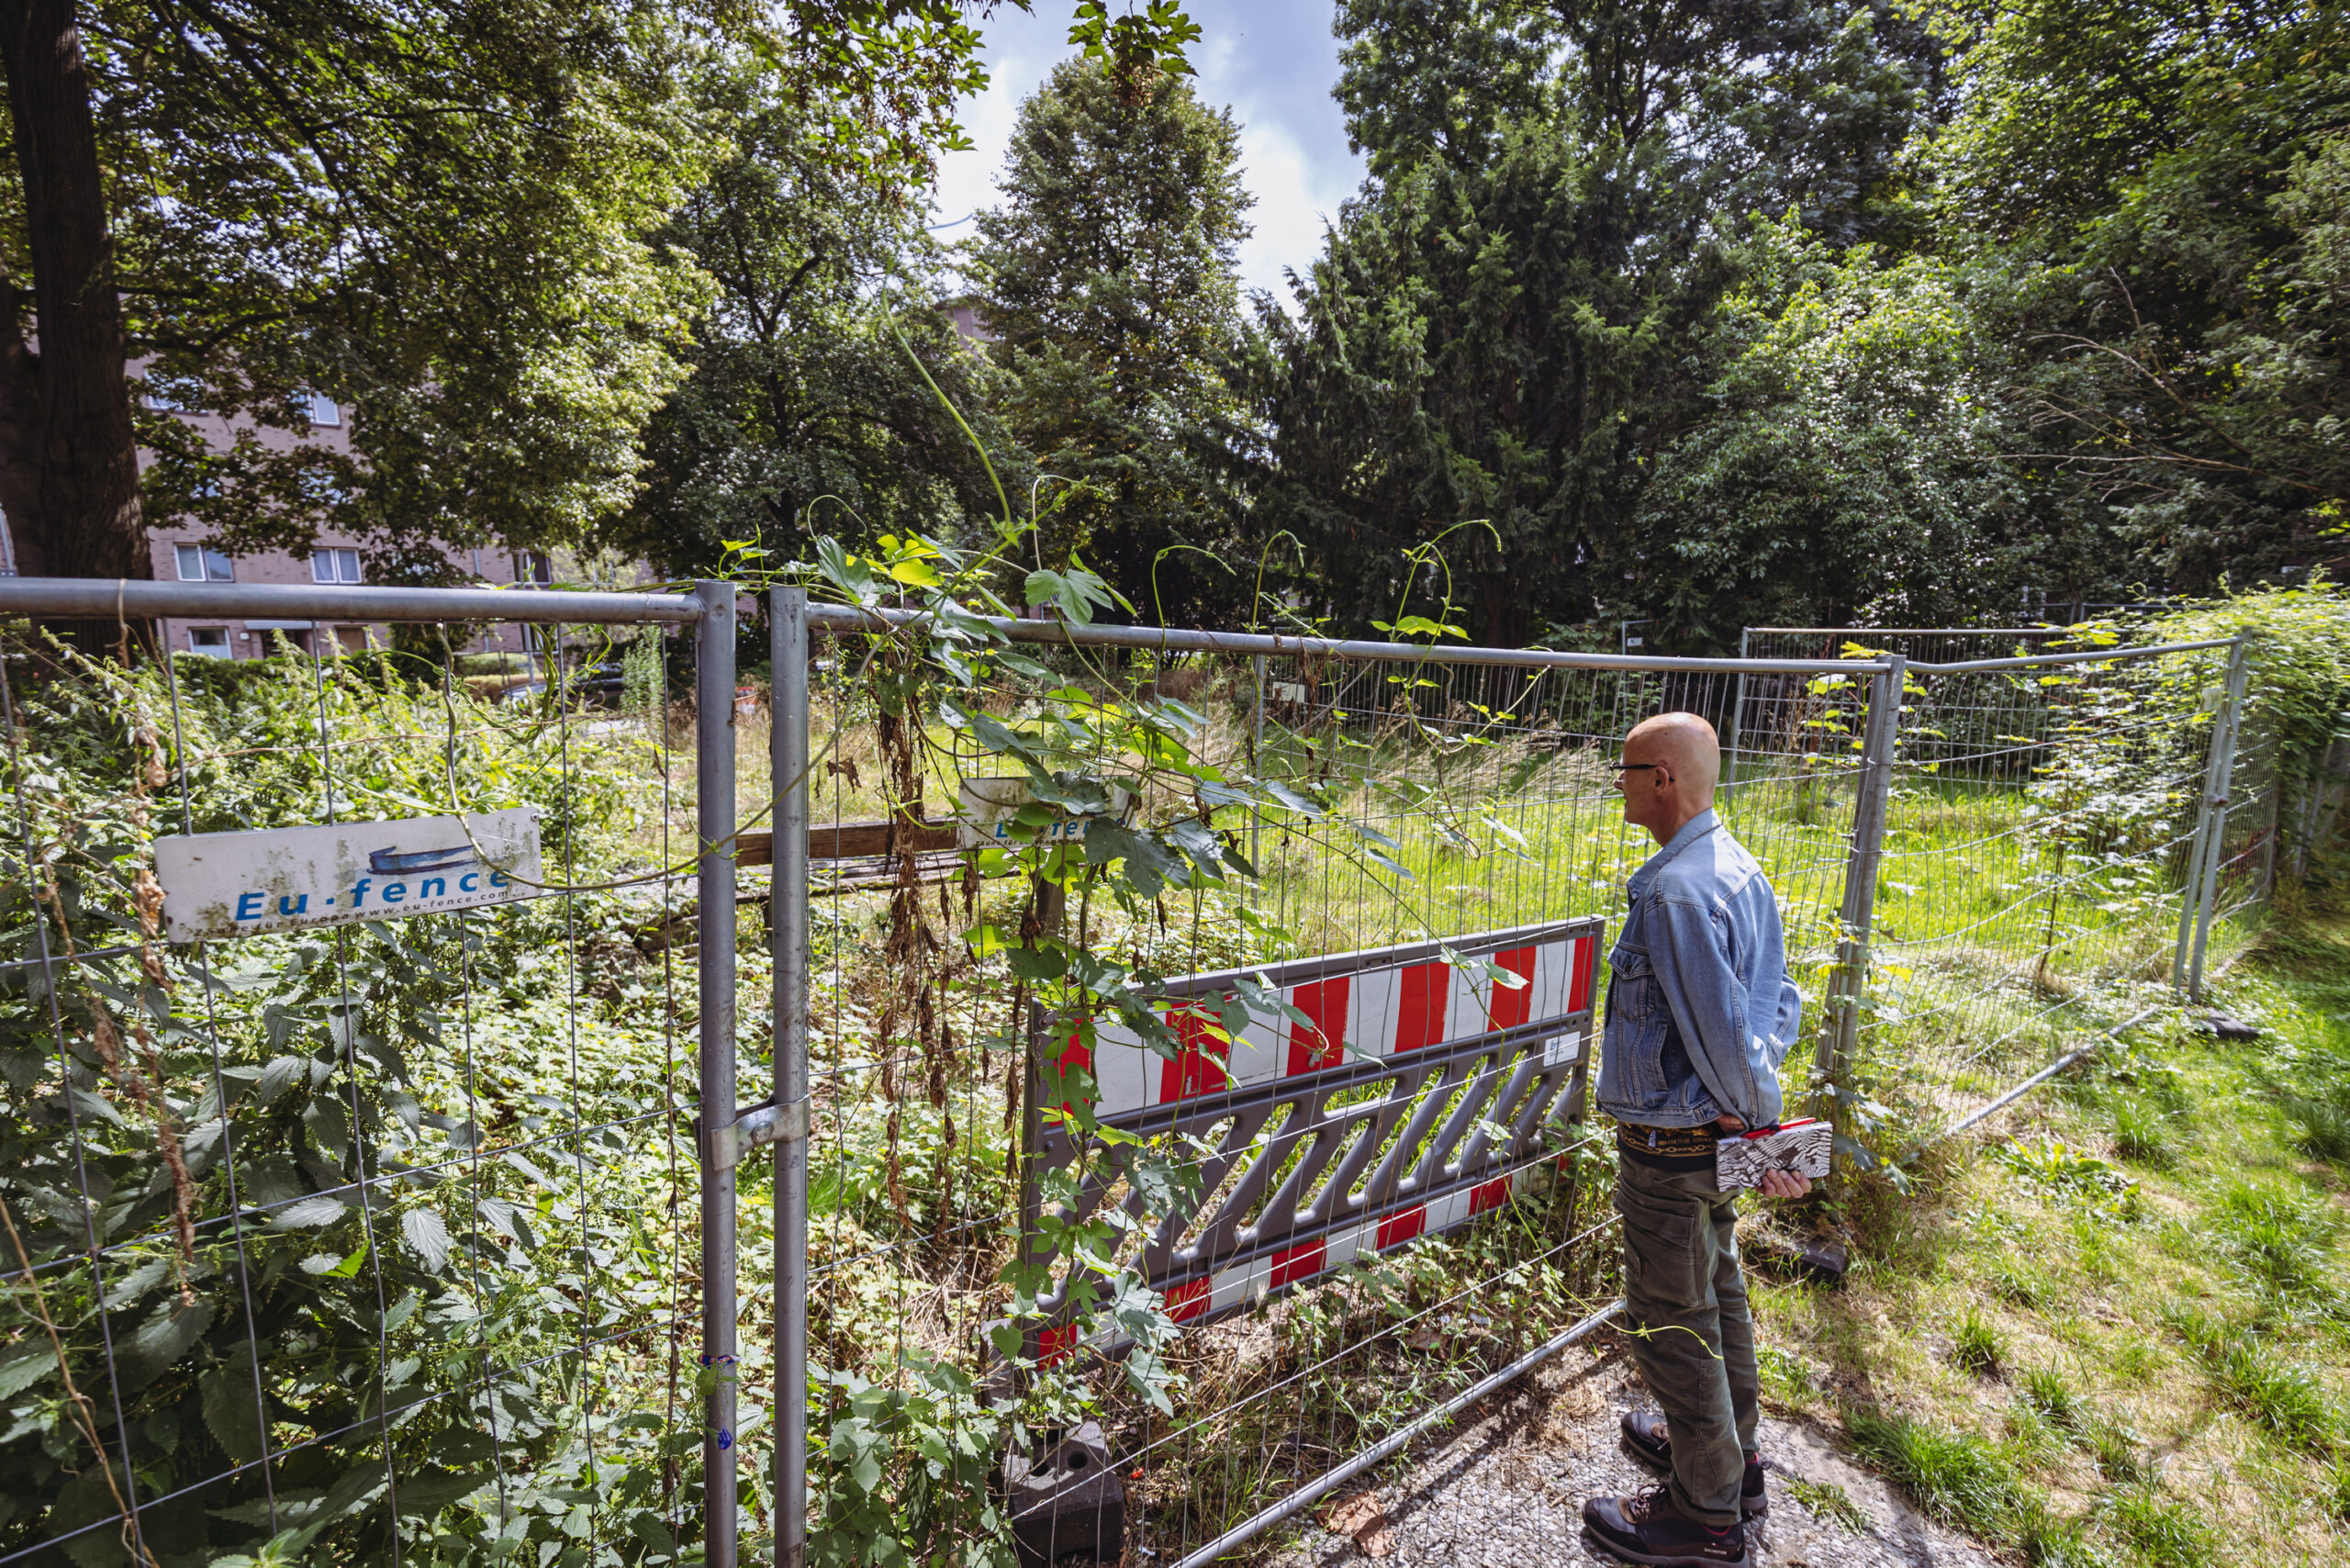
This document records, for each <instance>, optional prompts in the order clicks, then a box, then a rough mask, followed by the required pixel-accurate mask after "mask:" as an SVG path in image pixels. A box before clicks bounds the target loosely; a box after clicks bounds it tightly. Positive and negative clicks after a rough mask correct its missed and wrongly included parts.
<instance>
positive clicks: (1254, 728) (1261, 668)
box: [1248, 654, 1265, 877]
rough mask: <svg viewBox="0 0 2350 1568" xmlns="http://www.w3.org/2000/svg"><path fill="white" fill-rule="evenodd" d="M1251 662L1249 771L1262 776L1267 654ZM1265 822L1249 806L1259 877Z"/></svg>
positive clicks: (1251, 854) (1251, 858) (1251, 851)
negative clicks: (1253, 706)
mask: <svg viewBox="0 0 2350 1568" xmlns="http://www.w3.org/2000/svg"><path fill="white" fill-rule="evenodd" d="M1249 663H1250V664H1252V665H1254V666H1256V675H1257V711H1256V712H1255V713H1253V714H1252V715H1250V717H1249V722H1248V771H1249V772H1251V773H1253V774H1255V775H1257V776H1258V777H1259V778H1263V777H1264V773H1265V756H1264V752H1265V655H1262V654H1259V655H1257V656H1256V657H1255V658H1253V659H1251V660H1250V661H1249ZM1264 823H1265V814H1264V812H1261V811H1259V809H1258V808H1257V807H1256V806H1255V805H1253V804H1252V805H1251V806H1249V808H1248V864H1249V865H1250V866H1252V867H1254V868H1256V870H1257V874H1258V876H1259V877H1262V876H1263V875H1264V873H1265V868H1264V863H1263V862H1262V861H1260V860H1259V859H1258V858H1257V853H1258V848H1257V842H1258V839H1259V836H1261V834H1262V831H1263V828H1264Z"/></svg>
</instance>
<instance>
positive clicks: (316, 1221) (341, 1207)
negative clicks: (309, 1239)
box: [269, 1194, 351, 1230]
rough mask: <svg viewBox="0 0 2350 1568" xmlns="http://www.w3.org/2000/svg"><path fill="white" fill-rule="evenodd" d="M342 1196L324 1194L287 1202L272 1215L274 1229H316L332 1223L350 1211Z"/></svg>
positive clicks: (271, 1220)
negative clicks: (333, 1196)
mask: <svg viewBox="0 0 2350 1568" xmlns="http://www.w3.org/2000/svg"><path fill="white" fill-rule="evenodd" d="M350 1212H351V1211H350V1209H349V1208H348V1207H346V1206H345V1204H343V1201H342V1200H341V1198H330V1197H327V1196H325V1195H324V1194H319V1195H318V1196H315V1197H308V1198H303V1199H300V1200H299V1201H297V1202H295V1203H291V1204H286V1205H285V1207H284V1208H282V1209H280V1210H278V1211H277V1213H276V1214H275V1215H272V1216H271V1218H270V1222H269V1227H270V1228H271V1229H272V1230H314V1229H316V1228H317V1227H318V1226H322V1225H332V1224H334V1223H335V1222H336V1221H337V1220H339V1219H341V1217H342V1216H343V1215H346V1214H348V1213H350Z"/></svg>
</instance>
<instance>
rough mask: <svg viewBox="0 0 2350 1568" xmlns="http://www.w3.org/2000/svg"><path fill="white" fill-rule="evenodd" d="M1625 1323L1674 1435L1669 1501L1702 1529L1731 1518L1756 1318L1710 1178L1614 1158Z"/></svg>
mask: <svg viewBox="0 0 2350 1568" xmlns="http://www.w3.org/2000/svg"><path fill="white" fill-rule="evenodd" d="M1616 1212H1617V1214H1619V1215H1622V1216H1623V1219H1624V1326H1625V1329H1626V1331H1627V1333H1628V1334H1629V1335H1630V1336H1631V1343H1632V1361H1633V1363H1634V1364H1635V1365H1636V1366H1638V1367H1639V1369H1640V1377H1641V1379H1642V1381H1644V1382H1645V1383H1647V1384H1648V1385H1649V1392H1650V1393H1651V1394H1654V1395H1655V1396H1656V1402H1657V1404H1658V1405H1659V1406H1662V1407H1663V1410H1664V1419H1665V1429H1666V1431H1667V1432H1668V1434H1669V1435H1670V1436H1671V1438H1672V1439H1673V1506H1674V1507H1675V1508H1677V1509H1679V1510H1680V1511H1681V1513H1682V1514H1683V1515H1684V1517H1686V1518H1692V1519H1695V1520H1696V1521H1697V1522H1698V1523H1699V1524H1702V1525H1706V1526H1708V1527H1710V1528H1712V1529H1727V1528H1728V1527H1729V1526H1731V1525H1734V1524H1736V1523H1738V1518H1739V1513H1738V1491H1739V1484H1740V1481H1741V1480H1742V1479H1743V1478H1744V1476H1745V1473H1746V1456H1747V1455H1748V1454H1750V1453H1752V1452H1753V1451H1755V1450H1754V1425H1755V1421H1756V1420H1757V1418H1758V1417H1759V1416H1760V1414H1761V1412H1760V1408H1759V1406H1758V1400H1759V1399H1760V1396H1761V1389H1760V1387H1759V1385H1758V1384H1757V1383H1756V1381H1755V1375H1754V1320H1753V1319H1752V1317H1751V1316H1748V1313H1747V1309H1746V1278H1745V1276H1744V1275H1743V1274H1741V1273H1740V1271H1739V1266H1738V1230H1737V1226H1738V1212H1737V1194H1736V1193H1723V1192H1718V1191H1716V1190H1715V1187H1714V1172H1713V1171H1712V1170H1711V1169H1710V1168H1709V1169H1707V1170H1657V1169H1656V1168H1655V1167H1653V1166H1649V1165H1642V1164H1640V1163H1639V1161H1638V1160H1633V1159H1618V1160H1617V1167H1616Z"/></svg>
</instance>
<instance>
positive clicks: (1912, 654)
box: [1740, 625, 2075, 664]
mask: <svg viewBox="0 0 2350 1568" xmlns="http://www.w3.org/2000/svg"><path fill="white" fill-rule="evenodd" d="M2074 635H2075V633H2073V631H2072V630H2071V628H2070V627H2068V626H2063V625H2051V626H1749V627H1747V628H1746V629H1745V630H1744V632H1743V633H1741V637H1740V644H1741V645H1740V655H1741V656H1742V657H1745V658H1751V659H1841V658H1843V657H1845V656H1846V651H1847V650H1848V649H1850V648H1852V647H1854V646H1861V647H1865V648H1870V649H1873V650H1874V651H1876V652H1878V653H1882V654H1899V655H1901V656H1902V657H1904V658H1906V659H1908V661H1909V662H1910V663H1912V664H1971V663H1973V662H1974V661H1975V660H1977V659H2012V658H2021V657H2025V656H2028V655H2032V654H2037V653H2044V652H2047V651H2050V650H2051V649H2053V648H2060V647H2065V646H2068V645H2070V643H2071V639H2072V638H2073V637H2074Z"/></svg>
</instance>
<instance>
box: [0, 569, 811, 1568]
mask: <svg viewBox="0 0 2350 1568" xmlns="http://www.w3.org/2000/svg"><path fill="white" fill-rule="evenodd" d="M735 603H736V597H735V594H734V591H733V589H732V588H727V587H723V586H721V585H708V586H706V587H705V588H703V589H702V590H700V591H699V592H698V593H695V594H689V595H654V594H635V595H625V594H624V595H591V594H573V593H492V592H485V591H476V590H407V589H384V588H256V587H232V586H226V585H223V586H213V585H198V584H173V583H147V582H139V583H125V584H117V583H111V582H108V583H77V582H58V581H45V580H40V579H29V578H22V579H10V580H7V581H6V582H0V618H9V617H20V616H31V617H38V618H78V619H81V620H83V621H84V622H85V623H87V622H97V623H99V624H100V626H101V629H102V630H103V629H104V628H106V627H112V626H119V628H120V633H121V635H122V637H123V638H124V640H125V641H126V642H127V643H128V644H129V645H130V649H131V651H133V652H138V651H140V649H139V643H140V636H141V634H142V633H143V623H144V622H147V621H148V620H149V619H150V618H153V617H159V616H164V615H171V616H187V617H197V618H203V617H220V618H226V619H241V618H245V617H254V618H268V619H274V620H278V621H281V622H286V621H290V622H296V623H299V622H302V621H304V620H309V619H317V620H321V621H323V620H327V619H336V620H349V619H353V618H359V619H365V620H370V621H376V622H388V623H393V624H394V625H396V626H397V628H398V630H397V632H396V633H395V636H394V642H395V644H396V646H395V647H394V648H389V649H384V650H380V651H377V652H375V653H370V654H365V655H353V656H348V657H330V658H319V659H312V658H309V657H307V656H297V655H295V654H294V651H293V649H292V648H291V647H290V646H288V647H286V648H285V649H283V650H281V652H282V654H283V655H284V656H281V657H278V658H274V659H264V660H259V661H243V662H238V663H230V662H228V661H214V660H208V659H203V658H196V657H193V656H189V655H182V656H180V657H177V658H171V659H156V658H152V657H143V658H139V659H136V660H135V661H133V662H132V663H130V664H129V665H128V666H126V665H125V664H122V663H117V662H115V661H113V660H110V659H87V658H83V657H80V656H78V655H73V654H72V653H71V652H69V651H67V650H66V649H65V648H64V647H62V646H61V645H59V644H55V643H52V642H49V641H46V640H44V639H42V638H40V637H39V635H38V634H36V633H33V632H31V631H29V630H28V629H25V628H23V627H22V626H21V624H20V626H19V627H18V628H17V629H16V630H11V631H8V632H6V634H5V636H0V644H5V653H6V663H5V666H0V668H5V672H6V678H5V680H0V700H5V702H6V709H5V714H0V717H4V718H5V722H6V763H7V771H8V789H7V791H6V794H7V801H8V810H9V812H10V819H11V820H10V822H9V825H8V831H7V833H6V839H5V844H0V934H5V941H6V952H5V962H0V1073H5V1096H6V1114H5V1118H0V1126H5V1135H4V1136H5V1139H6V1142H5V1146H0V1147H4V1148H5V1154H0V1217H5V1219H6V1226H5V1229H6V1241H5V1245H6V1252H5V1254H0V1270H5V1271H6V1274H7V1276H8V1279H9V1281H10V1287H9V1290H8V1294H7V1305H6V1349H5V1350H0V1394H5V1402H6V1407H7V1412H8V1425H7V1428H6V1435H5V1436H0V1453H5V1460H0V1473H5V1475H6V1480H5V1481H0V1562H18V1561H28V1562H72V1563H73V1564H75V1565H76V1568H94V1565H97V1564H106V1563H116V1562H124V1563H145V1564H151V1565H159V1564H173V1565H175V1564H179V1563H204V1562H213V1561H215V1560H217V1559H220V1558H223V1557H228V1556H252V1557H265V1558H267V1559H268V1560H270V1561H296V1560H299V1561H308V1562H404V1561H408V1562H475V1561H479V1562H490V1561H509V1562H519V1561H529V1562H547V1561H551V1560H553V1558H554V1556H556V1555H558V1554H560V1553H565V1552H571V1553H581V1554H583V1555H576V1556H572V1557H567V1558H565V1561H576V1562H587V1561H590V1560H593V1561H597V1562H611V1561H619V1560H621V1559H622V1558H628V1559H632V1560H643V1561H665V1560H671V1559H674V1558H675V1557H676V1556H677V1552H678V1550H679V1546H678V1543H679V1542H680V1541H681V1540H695V1541H699V1540H703V1539H704V1538H705V1536H707V1537H708V1538H709V1539H710V1540H712V1541H713V1542H714V1541H715V1540H716V1537H717V1535H718V1533H719V1532H717V1531H706V1530H705V1528H704V1522H703V1521H704V1520H705V1519H708V1518H720V1519H726V1520H731V1518H733V1508H732V1506H730V1503H731V1499H730V1498H729V1497H728V1495H727V1493H726V1489H725V1482H726V1481H727V1480H728V1478H729V1477H730V1476H731V1473H732V1472H731V1469H730V1468H729V1467H728V1466H727V1465H725V1464H722V1463H711V1464H707V1465H705V1463H704V1462H702V1457H703V1456H702V1454H701V1452H700V1450H701V1449H702V1447H703V1442H704V1433H705V1431H706V1430H707V1431H708V1432H710V1433H711V1434H712V1437H711V1446H712V1450H713V1453H712V1457H713V1458H716V1457H720V1456H718V1455H716V1453H715V1450H716V1448H717V1447H719V1446H721V1440H720V1439H718V1438H717V1437H716V1434H717V1433H718V1432H719V1431H721V1430H722V1429H723V1428H725V1427H727V1426H731V1421H730V1420H729V1419H728V1417H727V1416H726V1413H725V1411H724V1408H723V1394H724V1392H725V1390H726V1389H727V1387H728V1386H729V1385H728V1384H726V1383H724V1382H723V1381H722V1379H718V1378H713V1377H712V1376H711V1375H710V1373H709V1372H707V1371H706V1370H705V1369H706V1368H709V1367H711V1366H717V1367H723V1366H724V1365H726V1364H727V1362H728V1360H729V1358H731V1356H732V1353H733V1343H732V1335H733V1313H732V1312H731V1310H729V1304H728V1296H729V1293H730V1292H731V1290H732V1285H733V1253H732V1250H731V1240H730V1238H731V1231H732V1226H733V1198H732V1194H731V1193H729V1192H727V1191H726V1190H725V1189H724V1187H723V1186H722V1184H717V1183H712V1182H706V1181H705V1180H704V1179H703V1177H702V1175H701V1173H700V1171H699V1169H698V1166H697V1161H696V1159H695V1151H694V1146H693V1142H692V1136H691V1132H690V1128H689V1126H688V1118H689V1117H690V1116H691V1114H693V1112H694V1110H695V1108H696V1105H697V1102H699V1104H700V1105H701V1106H703V1107H708V1106H710V1105H711V1104H713V1103H715V1104H723V1103H726V1102H727V1099H728V1097H729V1096H730V1094H731V1092H732V1089H733V1084H732V1082H731V1079H730V1077H729V1075H728V1067H729V1065H730V1064H731V1060H732V1050H731V1042H730V1040H729V1039H728V1035H729V1033H730V1031H731V1029H732V1026H733V1012H734V1000H733V992H734V987H735V983H736V977H735V973H734V963H733V958H734V951H735V939H734V930H733V917H734V911H735V903H734V898H735V895H734V892H733V868H732V866H731V865H730V864H729V863H728V858H727V847H728V846H729V845H730V843H731V840H732V837H733V833H734V814H733V813H734V778H733V734H732V730H731V728H730V726H729V724H728V723H727V722H720V723H717V724H709V723H703V724H699V725H696V724H695V723H694V722H693V710H694V709H695V708H696V707H697V706H699V711H700V712H702V713H703V714H710V713H717V714H720V715H724V716H725V717H726V718H727V719H731V718H732V713H733V710H732V703H733V679H732V675H731V661H732V657H733V645H734V628H733V614H734V609H735ZM499 622H522V623H526V624H528V625H532V626H535V627H536V628H538V629H539V631H540V632H541V633H545V634H547V635H549V636H551V637H553V638H554V639H555V640H557V641H561V640H563V639H565V637H568V638H569V639H570V640H571V641H572V642H573V643H575V644H580V645H591V646H598V647H601V646H604V645H606V644H609V643H610V639H612V638H613V637H615V636H618V637H621V638H624V639H628V640H630V641H631V642H632V645H633V646H634V647H635V648H636V650H637V664H638V665H639V666H641V667H643V668H644V669H647V670H648V671H649V672H650V673H649V678H648V679H647V680H646V681H645V682H644V683H643V684H644V700H643V702H642V703H640V704H639V705H638V706H637V708H636V709H635V711H628V712H590V711H583V710H582V709H581V708H580V707H579V706H578V705H577V704H576V702H573V701H571V700H566V696H565V692H564V690H563V689H561V686H560V684H559V683H552V682H542V683H538V684H537V686H536V688H535V689H517V688H516V687H515V685H514V683H513V682H512V681H511V680H510V679H509V672H508V671H507V670H506V668H505V666H504V663H503V662H502V661H500V660H498V659H496V658H493V657H488V656H476V655H469V654H467V653H465V652H464V650H466V649H469V648H471V647H473V646H475V645H476V644H477V643H478V641H479V640H480V639H479V637H478V635H477V633H480V632H481V631H482V630H483V629H485V628H487V627H489V626H491V625H494V624H496V623H499ZM671 632H676V633H681V634H682V635H684V636H686V637H688V638H690V639H692V640H693V641H694V642H696V643H698V644H699V649H698V655H699V656H698V657H697V658H695V659H694V661H693V662H694V668H695V669H696V671H697V673H698V675H699V679H700V681H701V689H700V690H699V692H698V693H697V694H696V695H697V698H698V702H697V701H687V702H682V703H677V704H673V703H672V702H671V701H670V700H669V699H668V696H667V684H666V680H665V679H664V678H663V675H664V670H663V667H662V666H663V664H664V662H665V661H666V660H667V659H670V658H672V657H675V656H677V655H681V654H682V653H683V652H684V650H683V649H672V648H671V647H670V646H669V638H668V636H667V635H666V633H671ZM150 652H151V651H150ZM469 661H470V662H469ZM476 665H478V666H481V671H482V673H475V666H476ZM758 782H759V783H760V784H761V785H764V780H763V779H762V780H759V781H758ZM159 873H160V875H161V878H162V880H161V882H160V883H159V881H158V875H159ZM697 883H698V886H697ZM698 1062H699V1072H698V1071H697V1063H698ZM698 1078H699V1087H697V1079H698ZM706 1398H707V1399H708V1400H709V1401H711V1403H712V1405H713V1412H712V1414H711V1416H710V1417H706V1416H705V1412H704V1410H703V1409H702V1406H703V1405H704V1403H705V1400H706ZM727 1440H731V1439H727ZM727 1457H731V1456H727ZM706 1483H707V1489H708V1492H709V1495H708V1496H705V1495H704V1493H705V1484H706Z"/></svg>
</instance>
